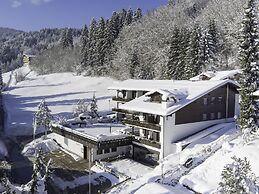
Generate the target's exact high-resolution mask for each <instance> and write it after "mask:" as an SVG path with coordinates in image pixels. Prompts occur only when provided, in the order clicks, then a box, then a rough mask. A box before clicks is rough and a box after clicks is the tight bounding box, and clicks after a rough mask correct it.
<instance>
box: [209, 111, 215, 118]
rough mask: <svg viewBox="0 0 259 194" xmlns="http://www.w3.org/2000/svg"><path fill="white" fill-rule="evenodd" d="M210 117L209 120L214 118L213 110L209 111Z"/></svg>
mask: <svg viewBox="0 0 259 194" xmlns="http://www.w3.org/2000/svg"><path fill="white" fill-rule="evenodd" d="M210 119H211V120H213V119H215V113H214V112H212V113H210Z"/></svg>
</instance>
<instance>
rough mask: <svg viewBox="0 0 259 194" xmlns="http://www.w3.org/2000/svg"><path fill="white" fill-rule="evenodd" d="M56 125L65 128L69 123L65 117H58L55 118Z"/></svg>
mask: <svg viewBox="0 0 259 194" xmlns="http://www.w3.org/2000/svg"><path fill="white" fill-rule="evenodd" d="M55 120H56V123H57V124H59V125H62V126H65V127H68V126H69V122H68V121H67V118H66V117H62V116H58V117H56V119H55Z"/></svg>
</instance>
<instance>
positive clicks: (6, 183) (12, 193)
mask: <svg viewBox="0 0 259 194" xmlns="http://www.w3.org/2000/svg"><path fill="white" fill-rule="evenodd" d="M1 185H2V186H3V187H4V189H5V191H4V192H3V194H15V191H13V190H12V189H11V183H10V181H9V179H8V177H7V176H6V173H4V176H3V177H1V178H0V186H1Z"/></svg>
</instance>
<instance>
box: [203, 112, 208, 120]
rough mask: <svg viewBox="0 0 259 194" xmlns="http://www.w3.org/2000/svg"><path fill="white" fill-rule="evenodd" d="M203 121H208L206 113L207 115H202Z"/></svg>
mask: <svg viewBox="0 0 259 194" xmlns="http://www.w3.org/2000/svg"><path fill="white" fill-rule="evenodd" d="M202 120H203V121H206V120H207V114H206V113H205V114H202Z"/></svg>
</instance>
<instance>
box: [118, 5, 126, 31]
mask: <svg viewBox="0 0 259 194" xmlns="http://www.w3.org/2000/svg"><path fill="white" fill-rule="evenodd" d="M126 15H127V11H126V10H125V9H122V10H121V11H120V13H119V29H120V30H121V29H122V27H123V26H124V24H125V20H126Z"/></svg>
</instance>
